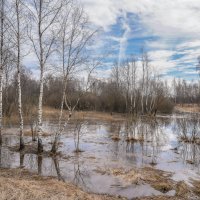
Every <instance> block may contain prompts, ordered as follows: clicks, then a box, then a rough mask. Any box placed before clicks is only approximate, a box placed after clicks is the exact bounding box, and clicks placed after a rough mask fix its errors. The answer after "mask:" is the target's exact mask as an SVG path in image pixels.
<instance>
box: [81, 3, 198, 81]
mask: <svg viewBox="0 0 200 200" xmlns="http://www.w3.org/2000/svg"><path fill="white" fill-rule="evenodd" d="M80 1H81V3H82V4H83V7H84V9H85V11H86V13H87V14H88V16H89V19H90V21H91V22H92V23H93V24H94V25H95V26H96V27H100V28H101V29H102V30H103V32H102V33H101V36H100V38H99V39H98V41H96V42H95V48H94V49H95V50H97V49H98V50H99V51H102V52H103V51H104V50H105V49H112V51H111V52H112V53H111V54H109V57H108V58H107V60H106V62H105V65H104V67H103V68H102V73H103V74H104V75H105V76H106V75H107V74H109V72H110V68H111V66H112V64H113V62H119V63H120V62H121V61H122V60H123V59H125V58H126V56H128V55H133V54H134V55H139V54H140V52H141V49H142V48H144V49H145V50H146V51H147V52H148V55H149V58H150V60H151V66H152V67H153V68H154V69H155V70H156V71H157V72H158V73H159V74H160V75H162V76H164V77H165V78H167V79H171V80H172V79H173V78H174V77H176V78H184V79H186V80H195V79H197V77H198V76H197V72H196V65H197V57H198V56H199V55H200V0H80Z"/></svg>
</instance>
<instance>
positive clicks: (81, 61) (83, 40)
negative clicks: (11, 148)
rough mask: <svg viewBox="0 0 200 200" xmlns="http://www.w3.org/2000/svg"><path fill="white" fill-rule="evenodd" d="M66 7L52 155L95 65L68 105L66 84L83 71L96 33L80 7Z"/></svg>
mask: <svg viewBox="0 0 200 200" xmlns="http://www.w3.org/2000/svg"><path fill="white" fill-rule="evenodd" d="M67 6H70V9H68V8H66V9H65V11H67V12H64V13H63V15H61V23H60V35H59V43H58V47H57V49H58V50H59V51H58V54H59V57H60V58H61V59H60V60H61V71H62V82H63V88H62V98H61V106H60V115H59V120H58V131H57V132H56V134H55V138H54V143H53V145H52V152H53V153H55V152H56V151H57V148H58V141H59V138H60V135H61V134H62V132H63V130H64V129H65V127H66V126H67V124H68V122H69V120H70V119H71V116H72V113H73V111H74V110H75V108H76V106H77V105H78V103H79V101H80V98H81V97H82V96H83V95H84V94H85V93H86V92H87V91H88V89H89V80H90V78H91V73H92V71H93V69H94V68H95V67H96V65H95V66H93V67H92V69H90V70H89V73H88V75H87V79H88V81H87V84H86V88H85V90H84V92H83V93H82V94H80V95H79V96H78V98H77V100H76V101H75V103H74V105H72V104H69V103H68V101H67V99H68V98H67V92H66V88H67V83H68V81H69V79H70V78H71V77H73V76H74V75H76V74H79V73H80V72H83V71H85V70H84V69H83V66H84V65H85V63H86V62H87V60H88V55H87V54H86V47H87V46H88V45H89V43H90V41H91V39H92V38H93V36H94V34H95V32H96V31H91V30H90V29H89V22H88V19H87V15H86V14H85V12H84V10H83V8H82V7H80V6H77V5H76V4H68V5H67ZM64 105H65V106H66V107H67V109H68V112H69V114H68V117H67V119H66V120H65V122H64V124H62V125H61V123H62V120H63V109H64Z"/></svg>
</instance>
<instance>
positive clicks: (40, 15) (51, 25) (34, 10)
mask: <svg viewBox="0 0 200 200" xmlns="http://www.w3.org/2000/svg"><path fill="white" fill-rule="evenodd" d="M63 2H64V1H62V0H45V1H44V0H30V1H29V2H28V5H27V8H29V11H30V20H31V29H30V32H29V38H30V40H31V42H32V45H33V49H34V51H35V54H36V57H37V59H38V62H39V69H40V93H39V101H38V117H37V134H38V152H42V151H43V144H42V139H41V134H42V113H43V112H42V104H43V93H44V73H45V70H46V66H47V61H48V59H49V57H50V55H51V54H52V52H53V50H54V49H53V46H54V43H55V41H56V36H57V30H56V23H57V19H58V15H59V13H60V11H61V9H62V6H63Z"/></svg>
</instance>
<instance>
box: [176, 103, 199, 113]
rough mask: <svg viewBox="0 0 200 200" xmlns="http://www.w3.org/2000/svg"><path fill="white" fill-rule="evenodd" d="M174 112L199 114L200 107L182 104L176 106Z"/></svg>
mask: <svg viewBox="0 0 200 200" xmlns="http://www.w3.org/2000/svg"><path fill="white" fill-rule="evenodd" d="M174 110H175V111H178V112H185V113H199V112H200V106H199V105H197V104H183V105H180V104H177V105H176V106H175V108H174Z"/></svg>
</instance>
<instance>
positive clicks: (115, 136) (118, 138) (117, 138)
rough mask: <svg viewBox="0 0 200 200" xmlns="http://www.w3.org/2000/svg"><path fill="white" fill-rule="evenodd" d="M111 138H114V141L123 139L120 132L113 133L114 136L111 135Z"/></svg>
mask: <svg viewBox="0 0 200 200" xmlns="http://www.w3.org/2000/svg"><path fill="white" fill-rule="evenodd" d="M111 139H112V140H113V141H120V140H121V139H120V137H119V135H118V134H114V135H112V136H111Z"/></svg>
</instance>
